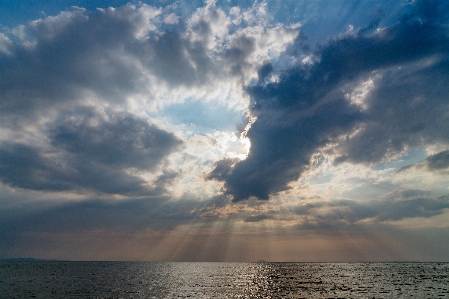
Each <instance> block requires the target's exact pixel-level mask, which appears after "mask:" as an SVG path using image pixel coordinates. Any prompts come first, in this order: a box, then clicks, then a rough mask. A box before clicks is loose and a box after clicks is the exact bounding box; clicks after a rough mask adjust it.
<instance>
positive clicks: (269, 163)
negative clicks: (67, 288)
mask: <svg viewBox="0 0 449 299" xmlns="http://www.w3.org/2000/svg"><path fill="white" fill-rule="evenodd" d="M0 20H1V21H0V25H1V26H0V202H1V205H0V258H2V257H18V256H33V257H39V258H56V259H73V260H151V261H154V260H164V261H165V260H166V261H256V260H260V259H265V260H275V261H392V260H419V261H449V255H448V253H447V250H445V248H447V247H448V246H449V234H448V233H447V232H448V229H449V221H448V220H447V219H449V217H448V216H449V214H448V213H449V126H448V123H449V97H448V94H449V35H448V28H449V5H448V4H447V3H446V2H444V1H433V0H417V1H406V0H404V1H363V2H360V1H352V0H351V1H350V0H348V1H335V2H329V1H321V0H320V1H307V0H304V1H229V0H217V1H212V0H211V1H183V0H176V1H175V0H173V1H158V0H154V1H150V0H148V1H121V0H117V1H84V0H65V1H59V2H58V3H53V2H52V4H51V5H50V4H48V2H47V1H22V2H21V4H19V5H18V6H17V5H16V3H15V2H12V1H3V2H2V3H1V4H0Z"/></svg>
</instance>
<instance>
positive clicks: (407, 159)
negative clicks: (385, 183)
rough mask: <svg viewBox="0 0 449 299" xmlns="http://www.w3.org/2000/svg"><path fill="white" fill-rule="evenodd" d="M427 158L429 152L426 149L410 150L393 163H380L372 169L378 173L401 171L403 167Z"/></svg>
mask: <svg viewBox="0 0 449 299" xmlns="http://www.w3.org/2000/svg"><path fill="white" fill-rule="evenodd" d="M426 158H427V152H426V150H425V149H424V148H420V149H411V150H409V151H408V152H407V153H406V154H405V155H403V156H400V157H399V158H396V159H394V160H391V161H387V162H383V163H378V164H376V165H374V166H373V167H372V168H371V169H372V170H375V171H378V170H383V169H391V168H393V169H395V171H397V170H399V169H401V168H402V167H405V166H408V165H411V164H416V163H418V162H421V161H423V160H424V159H426Z"/></svg>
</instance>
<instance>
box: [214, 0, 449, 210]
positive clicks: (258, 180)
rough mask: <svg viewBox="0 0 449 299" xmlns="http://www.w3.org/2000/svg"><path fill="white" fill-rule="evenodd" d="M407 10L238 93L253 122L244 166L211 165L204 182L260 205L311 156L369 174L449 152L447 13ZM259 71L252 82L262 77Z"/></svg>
mask: <svg viewBox="0 0 449 299" xmlns="http://www.w3.org/2000/svg"><path fill="white" fill-rule="evenodd" d="M413 5H415V6H414V8H413V9H414V10H413V13H410V14H408V15H404V16H403V17H402V19H401V20H400V22H398V23H396V24H394V25H392V26H389V27H384V28H372V24H371V25H370V27H367V28H366V29H362V30H358V31H357V32H349V33H347V34H346V35H343V36H340V37H339V38H336V39H333V40H331V41H329V42H328V43H327V44H325V45H323V46H322V47H320V48H317V49H316V50H314V53H313V55H312V56H313V57H315V58H314V61H315V62H313V63H312V64H310V63H297V65H296V66H295V67H294V68H290V69H288V70H285V71H276V69H275V68H273V71H272V73H274V74H276V73H277V76H278V80H276V81H274V82H270V81H268V82H269V83H266V82H267V80H261V78H259V83H258V84H256V85H254V86H248V88H247V91H248V93H249V95H250V96H251V108H250V112H251V114H252V116H253V117H254V118H256V121H255V122H254V123H253V124H252V125H251V128H250V129H249V130H248V132H247V137H248V138H249V139H250V140H251V149H250V153H249V155H248V158H247V159H246V160H244V161H241V162H237V163H235V164H232V165H231V163H230V161H229V160H224V162H220V163H219V164H217V168H216V169H215V170H214V171H213V172H212V173H211V176H210V178H212V179H218V180H222V181H224V188H225V194H229V195H231V196H232V197H233V200H234V201H240V200H244V199H247V198H250V197H257V198H259V199H268V198H269V196H270V195H272V194H276V193H278V192H280V191H284V190H287V189H289V183H290V182H292V181H296V180H298V179H299V178H300V176H301V174H302V173H304V171H305V170H307V169H308V168H309V167H310V165H311V163H310V162H311V158H312V155H314V154H317V153H323V154H324V153H326V154H328V155H332V156H333V157H334V158H335V162H336V163H341V162H344V161H346V162H347V163H362V164H367V165H370V164H375V163H378V162H381V161H384V160H387V159H390V158H392V157H395V156H398V155H400V154H402V153H404V152H405V151H407V150H408V149H409V148H413V147H414V148H418V147H425V146H426V145H430V144H436V143H443V144H449V139H448V136H449V131H447V126H445V125H443V124H444V123H446V122H447V104H446V95H447V94H448V92H449V90H448V86H449V85H448V84H446V83H447V82H448V76H447V73H448V66H449V64H448V61H447V58H446V56H447V53H449V38H448V36H447V30H446V28H447V15H448V10H449V7H448V6H447V5H441V4H440V3H439V2H433V1H417V3H415V4H413ZM429 6H431V7H434V9H431V10H429V9H428V7H429ZM429 11H436V12H437V13H432V14H430V12H429ZM296 55H298V54H296ZM264 69H266V70H267V71H261V72H260V75H262V76H263V75H265V76H269V72H268V71H269V70H270V68H269V67H268V68H267V67H266V66H265V67H264ZM325 148H326V149H325ZM224 164H226V167H223V166H224Z"/></svg>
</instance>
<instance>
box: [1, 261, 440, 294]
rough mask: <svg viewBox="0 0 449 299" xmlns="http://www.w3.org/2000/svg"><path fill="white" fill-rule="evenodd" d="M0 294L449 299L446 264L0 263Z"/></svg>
mask: <svg viewBox="0 0 449 299" xmlns="http://www.w3.org/2000/svg"><path fill="white" fill-rule="evenodd" d="M0 298H2V299H3V298H449V263H156V262H144V263H139V262H0Z"/></svg>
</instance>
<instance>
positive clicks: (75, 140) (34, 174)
mask: <svg viewBox="0 0 449 299" xmlns="http://www.w3.org/2000/svg"><path fill="white" fill-rule="evenodd" d="M51 126H52V128H51V129H49V134H48V135H49V136H48V138H49V139H50V140H51V144H52V145H53V147H52V148H50V149H47V150H45V149H40V148H37V147H31V146H29V145H24V144H20V143H6V144H3V145H2V146H1V148H0V151H1V157H2V159H1V161H0V179H1V181H2V182H4V183H6V184H9V185H11V186H14V187H20V188H25V189H32V190H50V191H60V190H74V191H80V190H83V189H88V190H92V191H96V192H104V193H110V194H127V195H131V194H149V193H160V192H162V191H163V190H164V186H165V184H166V183H168V182H170V181H171V180H172V179H173V178H174V177H173V174H170V173H164V174H163V175H162V176H161V177H160V178H159V180H158V184H157V186H154V187H152V186H148V185H146V182H145V181H144V180H143V179H141V178H139V177H137V176H134V175H131V174H128V173H127V172H126V170H127V169H129V168H136V169H140V170H145V171H152V170H154V168H155V167H156V166H157V165H158V164H160V163H161V161H162V160H163V159H164V158H165V157H166V156H167V155H169V154H170V153H172V152H173V151H175V150H176V149H177V148H178V146H179V145H180V144H181V141H180V140H179V139H177V138H176V137H175V136H174V135H173V134H172V133H169V132H167V131H165V130H162V129H159V128H157V127H156V126H154V125H151V124H149V123H147V122H146V121H144V120H141V119H139V118H136V117H134V116H132V115H130V114H124V113H122V114H109V115H107V119H105V118H103V117H101V116H100V115H98V114H96V113H94V112H93V110H91V109H90V108H85V109H80V110H78V111H77V112H73V113H67V114H64V115H63V116H62V117H61V118H60V119H59V121H57V122H56V123H53V124H51Z"/></svg>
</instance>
